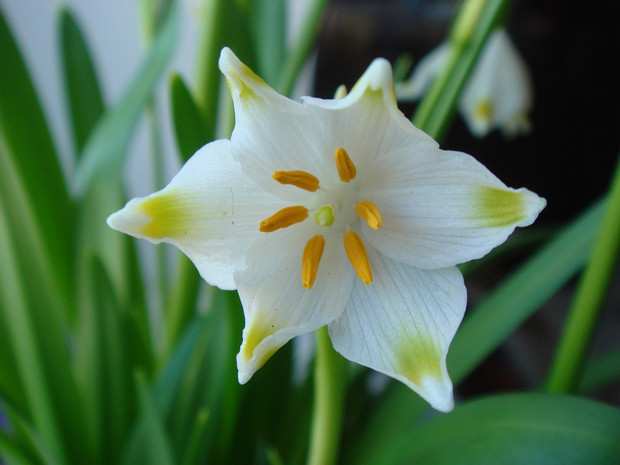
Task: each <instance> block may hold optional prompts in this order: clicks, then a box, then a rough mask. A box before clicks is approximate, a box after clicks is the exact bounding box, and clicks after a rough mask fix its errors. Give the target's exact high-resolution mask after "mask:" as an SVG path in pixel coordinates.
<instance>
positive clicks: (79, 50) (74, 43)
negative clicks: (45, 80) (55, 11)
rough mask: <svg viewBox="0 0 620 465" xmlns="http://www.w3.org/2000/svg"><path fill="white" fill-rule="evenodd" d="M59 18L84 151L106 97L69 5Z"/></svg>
mask: <svg viewBox="0 0 620 465" xmlns="http://www.w3.org/2000/svg"><path fill="white" fill-rule="evenodd" d="M59 20H60V51H61V59H62V61H61V62H62V68H63V71H64V77H65V79H64V85H65V97H66V99H67V107H68V109H69V116H70V122H71V129H72V133H73V142H74V146H75V150H76V152H77V153H78V155H80V154H81V152H82V150H83V149H84V145H85V144H86V140H87V139H88V137H89V136H90V134H91V131H92V130H93V128H94V126H95V123H97V121H98V120H99V118H100V117H101V115H102V114H103V111H104V104H103V97H102V94H101V88H100V85H99V80H98V79H97V73H96V71H95V65H94V63H93V59H92V57H91V55H90V51H89V49H88V46H87V44H86V40H85V38H84V35H83V34H82V31H81V30H80V27H79V25H78V24H77V22H76V21H75V18H74V17H73V15H72V14H71V12H70V11H69V10H68V9H67V8H66V7H62V8H61V9H60V12H59Z"/></svg>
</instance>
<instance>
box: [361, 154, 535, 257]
mask: <svg viewBox="0 0 620 465" xmlns="http://www.w3.org/2000/svg"><path fill="white" fill-rule="evenodd" d="M388 157H389V158H388ZM369 171H370V172H371V173H373V175H372V176H370V177H368V178H367V179H365V180H363V181H360V182H362V184H361V186H360V191H359V192H360V193H359V194H358V195H359V200H360V201H362V200H370V201H371V202H373V203H374V204H375V205H376V206H377V207H378V209H379V211H380V212H381V216H382V220H383V225H382V226H381V229H379V230H377V231H375V230H373V229H371V228H369V227H368V226H367V225H366V224H362V234H363V237H364V238H365V239H366V240H368V242H369V243H370V244H372V245H373V246H374V247H376V248H377V249H378V250H379V251H380V252H381V253H383V254H385V255H387V256H388V257H390V258H392V259H393V260H397V261H400V262H403V263H406V264H408V265H412V266H416V267H420V268H427V269H433V268H443V267H447V266H453V265H456V264H458V263H463V262H466V261H469V260H473V259H476V258H480V257H482V256H483V255H485V254H487V253H488V252H489V251H490V250H491V249H492V248H494V247H496V246H497V245H499V244H501V243H502V242H504V241H505V240H506V238H507V237H508V236H509V235H510V234H511V233H512V231H513V230H514V228H515V227H517V226H528V225H530V224H531V223H532V222H533V221H534V220H535V219H536V217H537V216H538V213H539V212H540V211H541V210H542V209H543V208H544V207H545V205H546V201H545V200H544V199H542V198H540V197H538V196H537V195H536V194H534V193H533V192H530V191H528V190H527V189H518V190H515V189H510V188H508V187H506V185H505V184H503V183H502V182H501V181H500V180H499V179H497V178H496V177H495V176H494V175H493V174H492V173H491V172H489V171H488V170H487V169H486V168H485V167H484V166H482V165H481V164H480V163H478V162H477V161H476V160H475V159H474V158H473V157H471V156H469V155H467V154H465V153H461V152H452V151H444V150H412V151H409V150H402V151H399V152H398V153H391V154H388V155H386V156H385V157H383V158H380V159H378V160H377V162H376V163H375V164H374V165H373V166H372V167H371V169H370V170H369Z"/></svg>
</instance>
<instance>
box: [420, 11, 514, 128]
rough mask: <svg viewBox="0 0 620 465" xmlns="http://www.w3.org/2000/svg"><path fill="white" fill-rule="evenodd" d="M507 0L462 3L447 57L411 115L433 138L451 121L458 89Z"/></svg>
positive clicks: (473, 64)
mask: <svg viewBox="0 0 620 465" xmlns="http://www.w3.org/2000/svg"><path fill="white" fill-rule="evenodd" d="M508 4H509V1H508V0H468V1H466V2H465V3H464V4H463V6H462V7H461V9H460V11H459V13H458V15H457V17H456V19H455V21H454V26H453V27H452V30H451V31H450V45H451V53H450V56H449V57H448V61H447V62H446V64H445V66H444V67H443V69H442V71H441V73H440V74H439V76H437V79H436V80H435V82H434V83H433V85H432V86H431V88H430V90H429V91H428V93H427V94H426V95H425V96H424V98H423V99H422V101H421V102H420V105H419V106H418V109H417V111H416V113H415V114H414V116H413V118H412V120H413V124H415V125H416V126H417V127H418V128H420V129H422V130H423V131H424V132H426V133H427V134H429V135H430V136H431V137H433V138H434V139H441V138H442V137H443V135H444V133H445V131H446V130H447V128H448V126H449V125H450V123H451V121H452V117H453V116H454V114H455V112H456V105H457V101H458V98H459V96H460V95H461V91H462V90H463V87H464V86H465V84H466V83H467V79H468V78H469V76H470V74H471V72H472V71H473V69H474V66H475V64H476V60H477V59H478V56H479V55H480V52H481V51H482V48H483V47H484V44H485V42H486V40H487V38H488V37H489V35H490V34H491V32H492V31H493V30H494V29H495V28H497V26H498V25H499V24H500V23H501V21H502V19H503V17H504V12H505V11H506V8H507V6H508Z"/></svg>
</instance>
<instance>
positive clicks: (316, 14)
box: [277, 0, 327, 95]
mask: <svg viewBox="0 0 620 465" xmlns="http://www.w3.org/2000/svg"><path fill="white" fill-rule="evenodd" d="M326 4H327V0H312V3H311V4H310V6H309V7H308V13H307V14H306V18H305V21H304V24H303V26H302V29H301V32H300V34H299V37H298V38H297V41H296V42H295V45H294V46H293V48H292V49H291V50H290V51H289V53H288V54H287V56H286V60H285V62H284V66H283V68H282V73H281V75H280V80H279V82H278V86H277V90H278V91H279V92H280V93H281V94H282V95H290V93H291V92H292V90H293V86H294V85H295V80H296V79H297V76H298V75H299V72H300V71H301V68H303V66H304V64H305V63H306V60H307V59H308V55H309V54H310V51H311V50H312V46H313V45H314V41H315V39H316V35H317V32H318V30H319V24H320V23H321V18H322V17H323V11H324V10H325V5H326Z"/></svg>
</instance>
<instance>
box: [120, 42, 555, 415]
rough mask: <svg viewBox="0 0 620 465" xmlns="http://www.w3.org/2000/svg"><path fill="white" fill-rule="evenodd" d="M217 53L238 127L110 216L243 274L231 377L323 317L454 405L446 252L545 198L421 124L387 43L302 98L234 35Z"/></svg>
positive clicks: (353, 349)
mask: <svg viewBox="0 0 620 465" xmlns="http://www.w3.org/2000/svg"><path fill="white" fill-rule="evenodd" d="M219 66H220V70H221V71H222V72H223V73H224V75H225V76H226V79H227V81H228V84H229V86H230V89H231V93H232V97H233V100H234V109H235V116H236V122H235V128H234V130H233V133H232V136H231V139H230V140H216V141H214V142H211V143H209V144H207V145H205V146H204V147H202V148H201V149H200V150H199V151H198V152H197V153H196V154H195V155H194V156H193V157H192V158H191V159H190V160H189V161H188V162H187V163H186V164H185V166H184V167H183V168H182V169H181V171H180V172H179V173H178V174H177V175H176V177H175V178H174V179H173V180H172V181H171V182H170V184H169V185H168V186H166V187H165V188H164V189H163V190H161V191H159V192H156V193H154V194H152V195H149V196H147V197H143V198H138V199H133V200H131V201H130V202H129V203H128V204H127V205H126V206H125V207H124V208H123V209H122V210H120V211H118V212H116V213H114V214H113V215H111V216H110V217H109V218H108V224H109V225H110V226H111V227H112V228H114V229H117V230H119V231H122V232H125V233H127V234H130V235H132V236H135V237H138V238H144V239H147V240H149V241H151V242H153V243H160V242H167V243H170V244H174V245H175V246H177V247H178V248H179V249H181V250H182V251H183V252H184V253H185V254H187V256H188V257H189V258H190V259H191V260H192V261H193V262H194V264H195V265H196V267H197V268H198V270H199V271H200V274H201V275H202V277H203V278H204V279H205V280H206V281H207V282H208V283H209V284H212V285H214V286H218V287H220V288H222V289H237V290H238V292H239V295H240V298H241V302H242V304H243V310H244V316H245V328H244V330H243V342H242V345H241V349H240V351H239V354H238V355H237V366H238V373H239V381H240V383H245V382H247V381H248V380H249V379H250V378H251V377H252V375H253V374H254V373H255V372H256V371H257V370H258V369H259V368H260V367H261V366H262V365H263V364H264V363H265V362H266V361H267V360H268V359H269V358H270V357H271V356H272V355H273V354H274V353H275V352H276V351H277V350H278V349H279V348H280V347H282V346H283V345H284V344H286V343H287V342H288V341H289V340H290V339H292V338H294V337H295V336H298V335H301V334H304V333H308V332H311V331H315V330H317V329H319V328H321V327H323V326H325V325H328V329H329V334H330V337H331V340H332V343H333V346H334V348H335V349H336V350H337V351H338V352H340V354H342V355H343V356H344V357H346V358H347V359H349V360H351V361H353V362H356V363H359V364H362V365H365V366H367V367H370V368H372V369H374V370H377V371H379V372H382V373H385V374H387V375H389V376H391V377H393V378H395V379H397V380H399V381H402V382H403V383H405V384H406V385H407V386H409V387H410V388H411V389H413V390H414V391H416V392H417V393H419V394H420V395H421V396H422V397H423V398H424V399H426V400H427V401H428V402H429V403H430V404H431V405H432V406H433V407H434V408H436V409H438V410H440V411H449V410H451V409H452V407H453V395H452V384H451V381H450V378H449V376H448V372H447V369H446V354H447V351H448V346H449V344H450V342H451V341H452V338H453V336H454V334H455V332H456V329H457V327H458V326H459V324H460V322H461V319H462V317H463V314H464V311H465V305H466V291H465V287H464V284H463V278H462V276H461V274H460V272H459V271H458V269H457V268H456V267H455V265H456V264H457V263H461V262H464V261H468V260H471V259H474V258H479V257H481V256H483V255H485V254H486V253H487V252H489V251H490V250H491V249H492V248H493V247H495V246H496V245H498V244H500V243H502V242H504V240H506V238H507V237H508V235H509V234H510V233H511V232H512V231H513V230H514V228H515V227H516V226H527V225H529V224H531V223H532V222H533V221H534V219H535V218H536V216H537V215H538V213H539V212H540V210H542V208H544V206H545V200H544V199H541V198H539V197H538V196H537V195H536V194H534V193H532V192H530V191H528V190H526V189H518V190H514V189H510V188H508V187H506V186H505V185H504V184H503V183H502V182H501V181H500V180H498V179H497V178H496V177H495V176H494V175H493V174H491V173H490V172H489V171H488V170H487V169H486V168H484V167H483V166H482V165H481V164H480V163H478V162H477V161H476V160H475V159H474V158H472V157H471V156H469V155H466V154H464V153H459V152H451V151H443V150H441V149H440V148H439V146H438V144H437V143H436V142H435V141H434V140H433V139H432V138H431V137H429V136H428V135H426V134H425V133H424V132H422V131H420V130H419V129H417V128H415V127H414V126H413V125H412V124H411V122H410V121H409V120H407V119H406V118H405V117H404V116H403V114H402V113H401V112H400V111H399V110H398V108H397V105H396V98H395V94H394V85H393V79H392V70H391V68H390V65H389V63H388V62H387V61H386V60H384V59H377V60H375V61H374V62H373V63H372V64H371V65H370V67H369V68H368V70H367V71H366V72H365V73H364V75H363V76H362V77H361V78H360V80H359V81H358V82H357V84H356V85H355V86H354V87H353V88H352V90H351V92H350V93H349V94H348V95H346V96H345V97H344V98H341V99H335V100H321V99H317V98H310V97H305V98H303V99H302V102H297V101H293V100H290V99H288V98H286V97H284V96H282V95H280V94H278V93H277V92H276V91H275V90H273V89H272V88H270V87H269V86H268V85H267V84H265V83H264V82H263V81H262V80H261V79H260V78H259V77H258V76H257V75H256V74H254V73H253V72H252V71H251V70H250V69H249V68H248V67H247V66H246V65H244V64H243V63H242V62H241V61H239V59H238V58H237V57H236V56H235V55H234V54H233V53H232V52H231V51H230V50H229V49H227V48H225V49H223V50H222V53H221V56H220V60H219Z"/></svg>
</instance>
